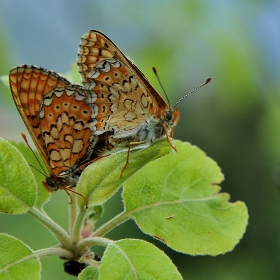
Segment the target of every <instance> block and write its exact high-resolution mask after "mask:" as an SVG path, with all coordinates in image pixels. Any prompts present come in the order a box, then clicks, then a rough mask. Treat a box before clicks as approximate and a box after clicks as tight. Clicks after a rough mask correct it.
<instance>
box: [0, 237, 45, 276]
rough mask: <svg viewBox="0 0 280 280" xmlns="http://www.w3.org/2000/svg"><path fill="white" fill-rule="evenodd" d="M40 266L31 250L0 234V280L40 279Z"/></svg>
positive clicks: (16, 240) (14, 239) (17, 241)
mask: <svg viewBox="0 0 280 280" xmlns="http://www.w3.org/2000/svg"><path fill="white" fill-rule="evenodd" d="M40 271H41V264H40V262H39V260H38V258H37V257H36V256H34V255H33V252H32V250H31V249H30V248H29V247H28V246H27V245H25V244H24V243H23V242H22V241H20V240H18V239H16V238H15V237H13V236H10V235H7V234H4V233H0V280H18V279H32V280H36V279H40Z"/></svg>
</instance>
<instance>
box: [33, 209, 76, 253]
mask: <svg viewBox="0 0 280 280" xmlns="http://www.w3.org/2000/svg"><path fill="white" fill-rule="evenodd" d="M28 213H29V214H30V215H31V216H33V217H34V218H35V219H37V220H38V221H39V222H40V223H42V224H43V225H44V226H45V227H46V228H47V229H48V230H49V231H50V232H51V233H52V234H53V235H54V236H55V237H56V239H57V240H58V241H59V242H60V243H61V244H62V245H63V247H64V248H66V249H68V250H71V248H72V246H71V240H70V237H69V235H68V234H67V233H66V231H65V230H64V229H63V228H61V227H60V226H59V225H58V224H56V223H55V222H54V221H53V220H52V219H51V218H49V217H47V216H46V215H44V214H43V213H42V212H40V211H38V210H37V209H36V208H29V210H28Z"/></svg>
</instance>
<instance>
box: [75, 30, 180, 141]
mask: <svg viewBox="0 0 280 280" xmlns="http://www.w3.org/2000/svg"><path fill="white" fill-rule="evenodd" d="M78 67H79V72H80V74H81V77H82V81H83V84H84V87H85V88H87V89H90V90H93V91H94V92H95V93H96V94H97V100H96V102H95V103H96V104H97V106H98V108H99V109H98V114H97V116H96V119H97V124H98V126H97V127H96V132H95V133H96V134H97V135H98V134H101V133H103V132H104V131H113V136H112V138H114V140H115V141H117V142H122V141H127V142H131V141H154V140H155V139H158V138H160V137H162V136H163V134H164V132H163V130H164V129H163V125H162V124H163V123H164V122H165V121H166V120H165V112H166V111H169V110H171V109H170V108H169V105H168V104H167V103H166V102H165V101H164V100H163V99H162V97H161V96H160V95H159V94H158V93H157V92H156V90H155V89H154V88H153V87H152V86H151V85H150V84H149V82H148V80H147V79H146V77H145V76H144V75H143V73H142V72H141V71H140V70H139V69H138V68H137V67H136V66H135V65H134V64H133V63H132V62H131V61H130V60H128V59H127V58H126V57H125V55H124V54H123V53H122V52H121V51H120V50H119V49H118V47H117V46H116V45H115V44H114V43H113V42H112V41H111V40H110V39H109V38H107V37H106V36H105V35H104V34H102V33H100V32H98V31H95V30H90V31H89V32H87V33H85V34H84V35H83V36H82V39H81V42H80V46H79V51H78ZM175 115H176V116H175ZM175 115H173V112H171V117H172V124H170V126H173V123H175V122H176V121H177V120H178V118H179V113H178V111H177V110H176V114H175ZM173 119H174V122H173ZM175 119H176V120H175ZM167 127H168V129H169V126H168V125H167ZM141 135H142V136H141Z"/></svg>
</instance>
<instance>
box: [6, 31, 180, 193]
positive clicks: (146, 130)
mask: <svg viewBox="0 0 280 280" xmlns="http://www.w3.org/2000/svg"><path fill="white" fill-rule="evenodd" d="M78 67H79V72H80V74H81V77H82V82H83V86H79V85H73V84H71V83H70V82H69V81H67V80H66V79H65V78H63V77H61V76H60V75H58V74H56V73H54V72H52V71H48V70H46V69H43V68H39V67H36V66H31V65H22V66H18V67H15V68H13V69H12V70H11V71H10V76H9V79H10V88H11V92H12V95H13V98H14V101H15V103H16V106H17V108H18V111H19V112H20V114H21V117H22V119H23V120H24V122H25V125H26V126H27V128H28V130H29V133H30V135H31V137H32V139H33V141H34V143H35V145H36V147H37V149H38V151H39V153H40V155H41V156H42V158H43V160H44V162H45V164H46V166H47V168H48V170H49V173H50V176H49V177H47V179H46V182H44V185H45V186H47V187H48V188H49V189H50V190H57V189H58V188H65V187H67V186H75V185H76V183H77V181H78V178H79V176H80V174H81V172H82V170H83V169H84V167H85V166H86V165H87V164H89V163H90V162H92V161H93V160H94V159H96V158H98V157H100V156H101V155H102V154H104V153H105V152H106V151H109V150H111V149H113V148H115V147H117V146H124V147H129V146H130V144H131V143H135V142H136V143H148V144H149V143H152V142H154V141H156V140H157V139H160V138H162V137H163V136H164V135H166V136H167V138H168V136H169V135H170V133H171V131H172V129H173V127H174V126H175V125H176V123H177V122H178V120H179V112H178V110H177V109H176V108H175V109H172V108H170V107H169V105H168V104H167V103H166V102H165V101H164V100H163V99H162V97H161V96H160V95H159V94H158V93H157V92H156V90H155V89H154V88H153V87H152V86H151V85H150V84H149V82H148V80H147V79H146V77H145V76H144V75H143V73H142V72H141V71H140V70H139V69H138V68H137V67H136V66H135V65H134V64H133V63H132V62H131V61H130V60H128V59H127V58H126V57H125V55H124V54H123V53H122V52H121V51H120V50H119V49H118V47H117V46H116V45H115V44H114V43H113V42H112V41H111V40H110V39H109V38H107V37H106V36H105V35H104V34H102V33H101V32H99V31H96V30H90V31H89V32H87V33H85V34H84V35H83V36H82V38H81V42H80V46H79V51H78ZM168 140H169V138H168Z"/></svg>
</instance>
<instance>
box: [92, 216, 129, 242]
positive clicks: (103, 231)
mask: <svg viewBox="0 0 280 280" xmlns="http://www.w3.org/2000/svg"><path fill="white" fill-rule="evenodd" d="M129 219H130V214H129V213H126V212H122V213H120V214H119V215H117V216H115V217H114V218H113V219H112V220H110V221H108V222H107V223H106V224H104V225H102V226H101V227H100V228H99V229H97V230H96V231H95V232H94V233H93V234H92V237H95V236H103V235H105V234H106V233H108V232H109V231H111V230H112V229H113V228H115V227H116V226H118V225H120V224H122V223H123V222H125V221H127V220H129Z"/></svg>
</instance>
